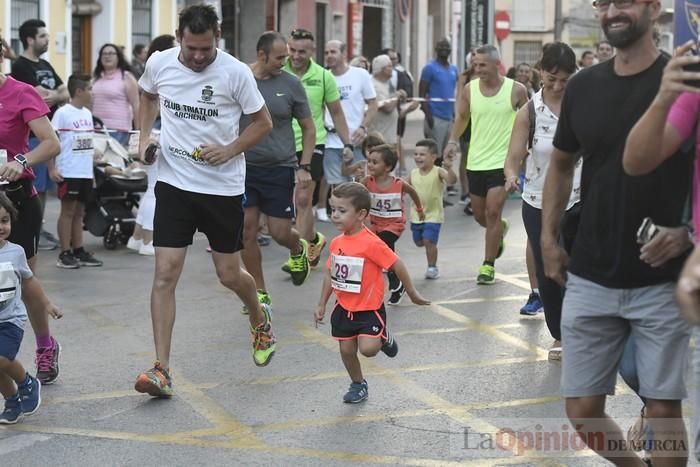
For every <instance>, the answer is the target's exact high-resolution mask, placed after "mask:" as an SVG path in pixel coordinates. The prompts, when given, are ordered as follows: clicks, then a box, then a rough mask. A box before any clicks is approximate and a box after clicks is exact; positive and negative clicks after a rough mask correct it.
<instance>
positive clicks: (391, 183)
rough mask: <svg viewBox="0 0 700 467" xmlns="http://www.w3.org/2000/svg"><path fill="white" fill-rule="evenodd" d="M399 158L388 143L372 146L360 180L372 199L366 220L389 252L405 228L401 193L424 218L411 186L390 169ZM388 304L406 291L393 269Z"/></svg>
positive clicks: (395, 303) (399, 300) (418, 199)
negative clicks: (366, 174) (409, 199)
mask: <svg viewBox="0 0 700 467" xmlns="http://www.w3.org/2000/svg"><path fill="white" fill-rule="evenodd" d="M398 161H399V158H398V156H397V155H396V152H394V149H392V147H391V146H389V145H388V144H383V145H379V146H374V147H373V148H371V149H370V150H369V154H368V155H367V172H368V173H369V175H368V176H367V177H364V178H363V179H362V180H360V183H362V184H363V185H364V186H366V187H367V190H368V191H369V194H370V196H371V199H372V204H371V206H370V209H369V222H370V228H371V230H372V232H374V233H375V234H377V236H378V237H379V238H380V239H382V241H383V242H384V243H386V245H387V246H388V247H389V248H391V251H396V241H397V240H398V239H399V237H400V236H401V234H402V233H403V230H404V228H405V227H406V211H405V209H404V204H403V195H404V194H407V195H408V196H410V197H411V200H413V205H414V206H415V207H416V211H417V212H418V217H419V219H421V220H423V219H425V215H424V214H423V208H422V205H421V202H420V198H419V197H418V194H417V193H416V190H415V189H413V187H412V186H411V185H409V184H408V183H405V182H404V181H403V180H402V179H400V178H399V177H394V176H393V175H391V172H392V171H393V170H394V169H395V168H396V164H397V162H398ZM387 276H388V277H389V292H390V293H391V296H390V297H389V302H388V303H389V305H398V304H399V303H401V299H402V298H403V296H404V294H405V293H406V287H404V286H403V284H402V283H401V281H400V280H399V279H398V278H397V277H396V274H395V273H394V272H393V271H388V272H387Z"/></svg>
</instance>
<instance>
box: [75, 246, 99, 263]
mask: <svg viewBox="0 0 700 467" xmlns="http://www.w3.org/2000/svg"><path fill="white" fill-rule="evenodd" d="M73 256H75V257H76V258H77V259H78V261H79V262H80V265H81V266H87V267H97V266H102V261H100V260H99V259H97V258H95V257H94V256H93V255H92V253H90V252H89V251H87V250H85V248H82V247H81V248H79V249H77V250H73Z"/></svg>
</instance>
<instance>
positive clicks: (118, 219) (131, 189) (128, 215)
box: [83, 132, 148, 250]
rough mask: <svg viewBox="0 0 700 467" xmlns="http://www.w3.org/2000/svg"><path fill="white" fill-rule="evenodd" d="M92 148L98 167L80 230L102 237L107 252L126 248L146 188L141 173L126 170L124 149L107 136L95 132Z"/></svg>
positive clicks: (126, 160) (142, 173)
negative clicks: (120, 247)
mask: <svg viewBox="0 0 700 467" xmlns="http://www.w3.org/2000/svg"><path fill="white" fill-rule="evenodd" d="M93 144H94V147H95V154H101V155H102V157H101V158H100V157H96V160H97V163H96V165H95V169H94V175H95V190H94V191H93V196H92V197H91V200H90V201H89V202H88V203H86V205H85V216H84V217H83V229H84V230H87V231H89V232H90V233H91V234H92V235H94V236H96V237H103V240H102V244H103V245H104V247H105V248H106V249H108V250H114V249H116V248H117V246H119V245H120V244H121V245H126V243H127V241H128V240H129V237H131V234H132V233H133V232H134V224H135V223H136V216H135V212H134V208H138V206H139V200H140V198H141V193H143V192H145V191H146V189H147V187H148V179H147V177H146V172H145V171H144V170H143V169H132V168H130V167H129V162H130V161H129V155H128V153H127V151H126V149H124V147H123V146H122V145H121V144H119V143H118V142H117V141H116V140H115V139H113V138H111V137H110V136H109V135H108V134H107V133H106V132H105V133H99V132H95V135H94V139H93Z"/></svg>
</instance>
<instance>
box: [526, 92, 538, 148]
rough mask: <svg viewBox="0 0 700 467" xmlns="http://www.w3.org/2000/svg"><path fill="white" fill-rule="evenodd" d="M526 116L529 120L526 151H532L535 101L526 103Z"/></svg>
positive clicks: (535, 118) (535, 116) (535, 117)
mask: <svg viewBox="0 0 700 467" xmlns="http://www.w3.org/2000/svg"><path fill="white" fill-rule="evenodd" d="M527 114H528V117H529V120H530V131H529V134H528V138H527V149H528V150H530V149H532V142H533V141H534V140H535V127H536V120H537V115H536V114H535V101H534V100H532V99H530V100H529V101H528V103H527Z"/></svg>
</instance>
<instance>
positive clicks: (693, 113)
mask: <svg viewBox="0 0 700 467" xmlns="http://www.w3.org/2000/svg"><path fill="white" fill-rule="evenodd" d="M699 113H700V94H695V93H690V92H684V93H683V94H681V95H680V97H678V99H676V102H675V103H674V104H673V107H671V111H670V112H669V114H668V123H670V124H671V125H673V127H674V128H675V129H676V130H678V133H679V134H680V136H681V138H682V139H683V140H686V139H688V138H689V137H690V135H691V134H692V132H693V130H695V134H696V135H697V137H696V140H695V174H694V175H693V202H692V205H693V226H694V227H695V232H696V235H698V232H700V127H698V114H699Z"/></svg>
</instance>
